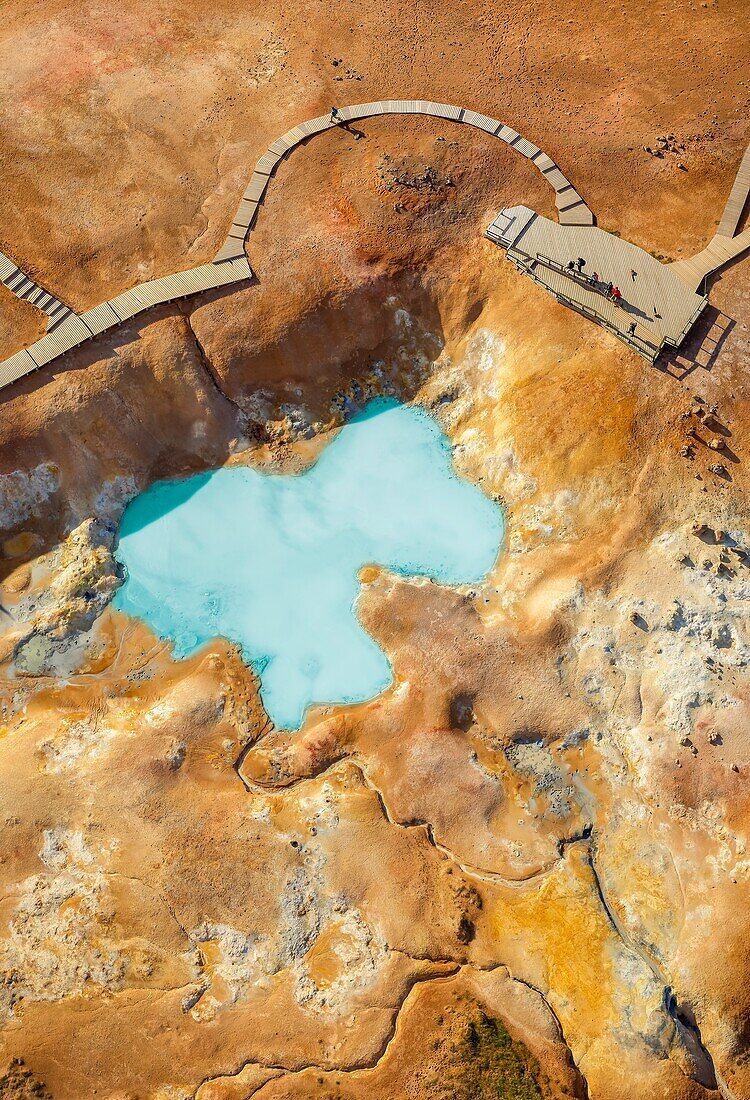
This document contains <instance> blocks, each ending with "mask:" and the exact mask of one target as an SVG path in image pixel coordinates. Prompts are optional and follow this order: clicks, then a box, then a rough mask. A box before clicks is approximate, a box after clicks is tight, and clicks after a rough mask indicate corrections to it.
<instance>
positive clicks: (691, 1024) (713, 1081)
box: [588, 841, 737, 1100]
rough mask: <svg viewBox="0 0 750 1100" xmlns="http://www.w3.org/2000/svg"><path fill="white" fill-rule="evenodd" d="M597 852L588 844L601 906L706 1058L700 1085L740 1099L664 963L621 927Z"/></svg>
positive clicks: (669, 1011) (668, 1012)
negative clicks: (680, 1000) (721, 1072)
mask: <svg viewBox="0 0 750 1100" xmlns="http://www.w3.org/2000/svg"><path fill="white" fill-rule="evenodd" d="M597 851H598V849H597V845H596V842H595V841H594V843H592V844H591V845H589V849H588V852H589V866H590V868H591V873H592V876H593V879H594V887H595V889H596V893H597V896H598V898H599V901H600V903H601V906H602V909H603V910H604V913H605V915H606V917H607V920H608V921H609V923H610V925H611V927H612V929H613V930H614V932H615V934H616V936H617V937H618V939H619V940H620V941H621V943H622V944H623V945H624V946H625V947H626V948H627V949H628V950H629V951H631V952H632V953H633V954H634V955H636V956H637V957H638V958H639V959H640V960H641V961H642V962H644V963H645V964H646V966H647V967H648V968H649V970H650V971H651V973H652V975H653V976H654V978H655V979H656V981H657V982H658V983H659V984H660V985H661V987H662V1007H663V1009H664V1012H665V1013H666V1015H667V1016H668V1017H669V1018H670V1019H671V1020H672V1022H673V1024H674V1026H675V1028H676V1029H677V1032H678V1034H681V1035H682V1037H683V1039H684V1038H685V1036H687V1037H688V1040H689V1041H687V1042H686V1046H688V1048H689V1049H690V1048H693V1053H694V1055H695V1056H696V1062H698V1063H700V1061H703V1070H704V1073H703V1074H701V1077H705V1080H702V1079H700V1078H699V1079H698V1084H700V1085H702V1086H703V1087H704V1088H710V1089H715V1088H718V1089H719V1091H720V1092H721V1094H722V1096H723V1097H724V1100H737V1098H736V1097H735V1096H734V1095H733V1093H732V1092H731V1090H730V1089H729V1087H728V1086H727V1085H726V1084H725V1082H724V1081H723V1080H722V1078H721V1076H720V1075H719V1073H718V1072H717V1070H716V1066H715V1064H714V1060H713V1058H712V1057H711V1053H710V1051H709V1050H708V1047H706V1045H705V1043H704V1042H703V1037H702V1035H701V1031H700V1027H699V1026H698V1024H697V1023H696V1022H695V1021H694V1020H690V1019H689V1018H688V1017H687V1016H685V1015H684V1014H683V1013H681V1012H680V1011H679V1009H678V1007H677V998H676V996H675V993H674V989H673V987H672V984H671V982H670V981H668V975H667V974H666V973H665V972H664V970H663V969H662V968H661V966H660V965H659V963H658V962H657V961H656V959H655V958H654V957H653V955H652V954H651V952H650V951H649V950H648V949H647V947H646V946H645V945H644V944H641V943H639V942H638V940H636V939H634V938H633V936H631V935H630V933H628V932H626V931H625V929H624V928H623V927H622V925H621V923H620V921H619V919H618V917H617V915H616V913H615V912H614V910H613V908H612V906H611V905H610V903H609V901H608V899H607V896H606V893H605V890H604V887H603V885H602V880H601V878H600V876H599V871H598V869H597V866H596V856H597ZM678 1065H679V1063H678ZM680 1069H682V1067H680ZM682 1072H683V1073H684V1074H685V1076H686V1077H688V1074H687V1073H686V1072H685V1070H684V1069H682ZM699 1072H700V1069H699ZM688 1079H692V1078H688Z"/></svg>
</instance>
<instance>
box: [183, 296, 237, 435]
mask: <svg viewBox="0 0 750 1100" xmlns="http://www.w3.org/2000/svg"><path fill="white" fill-rule="evenodd" d="M178 308H179V311H180V313H181V314H182V316H183V317H184V318H185V321H186V323H187V327H188V329H189V331H190V335H191V336H192V338H193V341H194V343H195V350H196V351H197V353H198V359H199V360H200V364H201V366H202V367H203V369H204V371H205V372H206V374H207V375H208V378H209V380H210V382H211V383H212V385H213V388H214V389H215V390H216V392H217V393H218V394H219V396H220V397H222V398H223V399H224V401H226V402H227V404H229V405H231V406H232V407H233V408H234V409H236V411H237V413H238V414H239V417H240V424H241V426H242V429H243V432H244V430H245V429H246V427H247V421H248V418H247V415H246V413H244V412H243V410H242V409H241V408H240V406H239V405H238V404H237V402H236V401H235V400H234V398H233V397H230V396H229V394H227V393H225V391H224V389H223V388H222V386H221V383H220V381H219V375H218V374H217V373H216V371H215V370H214V368H213V365H212V363H211V360H210V359H209V358H208V355H207V354H206V349H205V348H204V347H203V344H202V343H201V341H200V338H199V336H198V333H197V332H196V331H195V329H194V328H193V319H192V313H188V312H187V310H186V309H185V308H183V306H182V304H181V303H178Z"/></svg>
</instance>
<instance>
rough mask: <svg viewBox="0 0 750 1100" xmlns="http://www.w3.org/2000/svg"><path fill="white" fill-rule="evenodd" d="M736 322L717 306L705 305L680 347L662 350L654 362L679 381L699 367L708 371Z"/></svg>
mask: <svg viewBox="0 0 750 1100" xmlns="http://www.w3.org/2000/svg"><path fill="white" fill-rule="evenodd" d="M735 323H736V322H735V321H734V318H732V317H728V316H727V314H726V313H722V311H721V310H720V309H717V308H716V306H713V305H711V304H709V305H707V306H706V307H705V309H704V310H703V312H702V314H701V316H700V317H699V318H698V320H697V321H696V322H695V324H694V325H693V327H692V330H691V331H690V332H689V333H688V335H687V337H686V338H685V339H684V340H683V342H682V344H681V345H680V347H679V348H665V349H664V350H663V351H662V353H661V355H660V356H659V358H658V360H657V362H656V364H655V366H656V368H657V370H660V371H662V373H664V374H669V375H671V376H672V377H673V378H677V379H679V380H680V381H681V380H682V379H684V378H687V377H688V375H690V374H692V373H693V371H694V370H697V369H698V367H700V368H701V369H702V370H706V371H711V369H712V368H713V365H714V363H715V362H716V359H717V357H718V355H719V352H720V351H721V349H722V347H723V346H724V341H725V340H726V338H727V337H728V336H729V334H730V332H731V331H732V329H733V328H734V326H735Z"/></svg>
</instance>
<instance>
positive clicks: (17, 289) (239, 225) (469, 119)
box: [0, 99, 594, 388]
mask: <svg viewBox="0 0 750 1100" xmlns="http://www.w3.org/2000/svg"><path fill="white" fill-rule="evenodd" d="M392 114H398V115H409V114H419V115H428V116H430V117H433V118H441V119H446V120H447V121H450V122H456V123H465V124H467V125H469V126H474V127H476V128H477V129H479V130H482V131H484V132H485V133H487V134H489V135H490V136H491V137H496V138H499V140H500V141H503V142H505V144H506V145H507V146H508V147H509V148H510V149H514V150H515V151H516V152H518V153H520V154H521V156H524V157H526V158H527V159H528V160H529V161H531V163H532V164H533V165H534V167H535V168H536V169H537V170H538V171H539V172H541V173H542V175H543V176H544V178H545V179H546V181H547V183H549V185H550V187H552V189H553V190H554V192H555V202H556V205H557V209H558V216H559V219H560V222H561V224H563V225H593V222H594V216H593V214H592V213H591V211H590V210H589V208H588V206H587V205H586V203H585V202H584V201H583V199H582V198H581V196H580V195H579V194H578V192H577V191H576V189H575V187H574V186H573V184H572V183H571V182H570V180H568V178H567V177H566V176H565V175H564V174H563V173H562V172H561V170H560V169H559V168H558V166H557V165H556V164H555V162H554V161H553V160H552V158H551V157H549V156H547V154H546V153H543V152H542V150H541V149H539V147H538V146H536V145H534V144H533V142H531V141H527V140H526V138H524V137H521V135H520V134H518V133H517V132H516V131H515V130H513V129H511V127H510V126H505V125H504V124H503V123H502V122H499V121H498V120H497V119H494V118H489V117H488V116H487V115H482V114H478V113H477V112H476V111H469V110H466V109H465V108H463V107H454V106H452V105H451V104H449V103H433V102H431V101H427V100H417V99H398V100H390V99H389V100H379V101H377V102H374V103H358V104H355V105H354V106H351V107H343V108H342V109H341V110H340V111H339V112H338V117H337V119H335V120H334V119H332V118H331V115H330V114H327V115H321V116H320V117H319V118H314V119H310V120H309V121H308V122H303V123H301V124H300V125H299V126H295V127H294V128H293V129H292V130H289V131H287V133H286V134H283V135H282V136H281V137H280V138H277V140H276V141H274V142H273V144H272V145H270V146H269V147H268V149H267V150H266V151H265V153H264V154H263V156H262V157H261V158H260V160H259V161H258V163H257V164H256V166H255V171H254V172H253V174H252V176H251V178H250V182H249V184H248V186H247V188H246V190H245V193H244V194H243V196H242V199H241V200H240V204H239V206H238V208H237V210H236V212H235V216H234V219H233V221H232V225H231V228H230V230H229V233H228V235H227V237H226V240H225V241H224V243H223V244H222V246H221V248H220V249H219V251H218V252H217V254H216V256H215V257H214V259H213V261H212V262H211V263H209V264H204V265H203V266H202V267H194V268H191V269H190V270H188V271H180V272H177V273H176V274H174V275H167V276H165V277H164V278H162V279H152V280H150V281H149V282H147V283H141V284H140V285H139V286H136V287H133V288H132V289H131V290H126V291H125V292H124V293H122V294H119V295H118V296H117V297H116V298H112V299H110V300H109V301H107V302H103V303H102V304H101V305H98V306H95V307H94V308H93V309H90V310H87V311H86V312H85V313H82V314H80V315H79V314H76V313H73V311H72V310H70V309H69V308H68V307H67V306H65V305H63V303H62V302H60V301H58V299H57V298H55V297H54V296H53V295H51V294H49V293H48V292H47V291H45V290H44V289H43V288H42V287H39V286H37V284H36V283H34V282H33V280H31V279H29V278H28V276H27V275H25V273H24V272H23V271H22V270H21V269H20V268H19V267H17V266H16V265H15V264H14V263H13V262H12V261H11V260H9V259H8V258H7V257H6V256H3V255H2V253H0V279H2V281H3V282H4V283H5V285H6V286H7V287H8V288H9V289H10V290H12V291H13V293H14V294H16V295H17V296H18V297H19V298H23V299H24V300H26V301H29V302H31V303H32V304H33V305H36V306H37V307H38V308H39V309H43V310H44V311H45V312H46V313H47V314H48V316H49V317H50V322H49V328H48V331H47V333H46V334H45V335H44V336H43V337H42V338H41V340H37V341H36V343H34V344H31V345H30V346H29V347H28V348H24V349H23V350H22V351H18V352H16V354H15V355H12V356H11V357H10V358H9V359H6V360H5V361H4V362H0V388H2V387H4V386H9V385H11V384H12V383H13V382H15V381H17V380H18V379H19V378H23V377H24V376H25V375H27V374H30V373H31V372H32V371H35V370H37V369H38V368H39V367H43V366H45V365H46V364H47V363H51V362H52V361H53V360H54V359H57V358H58V357H59V356H61V355H64V354H65V352H67V351H70V350H72V349H73V348H75V347H78V346H79V345H80V344H82V343H84V342H85V341H86V340H90V339H91V338H92V337H94V336H98V335H100V334H101V333H103V332H106V331H107V330H108V329H110V328H114V327H115V326H116V325H119V324H121V323H122V322H123V321H127V320H129V319H130V318H131V317H134V316H135V315H136V314H137V313H141V312H142V311H143V310H146V309H149V308H150V307H151V306H154V305H157V304H158V303H161V302H171V301H173V300H174V299H175V298H181V297H186V296H187V295H190V294H197V293H199V292H200V291H203V290H209V289H212V288H215V287H221V286H227V285H228V284H230V283H234V282H238V281H241V280H244V279H249V278H251V277H252V270H251V268H250V265H249V263H248V261H247V257H246V256H245V239H246V237H247V235H248V233H249V231H250V227H251V225H252V223H253V220H254V218H255V216H256V212H257V210H258V206H259V205H260V203H261V201H262V199H263V195H264V193H265V191H266V188H267V186H268V183H269V180H270V178H271V176H272V174H273V172H274V170H275V168H276V166H277V164H278V163H279V161H281V160H283V159H284V158H285V157H287V156H288V155H289V154H290V153H291V151H292V150H293V149H295V148H296V147H297V146H298V145H300V144H301V143H302V142H304V141H306V140H307V139H308V138H309V137H312V136H313V135H315V134H320V133H323V132H324V131H325V130H331V129H335V128H336V127H337V126H340V125H346V124H347V123H350V122H354V121H356V120H358V119H363V118H371V117H374V116H377V115H392Z"/></svg>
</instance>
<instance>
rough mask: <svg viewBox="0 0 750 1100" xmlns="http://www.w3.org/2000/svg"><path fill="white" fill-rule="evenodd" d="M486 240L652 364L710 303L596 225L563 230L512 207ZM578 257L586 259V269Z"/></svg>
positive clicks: (648, 257) (664, 266)
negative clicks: (612, 290)
mask: <svg viewBox="0 0 750 1100" xmlns="http://www.w3.org/2000/svg"><path fill="white" fill-rule="evenodd" d="M486 236H487V237H489V239H490V240H491V241H494V242H495V243H496V244H498V245H500V247H501V248H504V249H505V250H506V253H507V256H508V259H509V260H510V261H511V262H512V263H513V264H515V266H516V267H517V268H518V270H519V271H522V272H523V273H524V274H525V275H528V276H529V277H530V278H532V279H533V280H534V282H536V283H538V284H539V285H540V286H542V287H544V289H545V290H546V291H548V292H549V293H550V294H551V295H552V296H553V297H554V298H556V299H557V301H558V302H561V303H562V304H563V305H565V306H568V307H569V308H570V309H574V310H576V311H577V312H578V313H581V314H583V316H585V317H588V318H589V319H590V320H592V321H594V322H596V323H597V324H599V325H601V326H602V328H605V329H607V330H608V331H609V332H611V333H613V334H614V335H615V336H617V337H618V338H619V339H620V340H622V341H623V342H624V343H625V344H627V345H628V347H631V348H633V350H634V351H637V352H638V354H639V355H641V356H643V358H644V359H646V360H648V361H649V362H650V363H653V362H655V360H656V358H657V356H658V355H659V353H660V352H661V351H662V350H663V349H664V348H667V347H669V348H679V346H680V345H681V344H682V342H683V340H684V339H685V337H686V336H687V334H688V332H689V331H690V329H691V328H692V326H693V325H694V324H695V322H696V321H697V319H698V317H699V316H700V314H701V312H702V311H703V309H704V308H705V307H706V305H707V304H708V298H707V297H706V296H705V295H701V294H698V293H697V292H696V291H695V290H692V289H691V288H690V287H689V286H688V285H687V284H686V283H685V282H684V281H683V280H682V279H680V278H679V276H678V275H677V274H676V273H675V272H674V271H673V270H672V268H671V267H670V265H668V264H663V263H660V261H659V260H657V259H655V258H654V257H653V256H651V255H650V254H649V253H648V252H644V250H643V249H642V248H639V247H638V246H637V245H634V244H630V243H629V242H628V241H624V240H622V239H621V238H620V237H616V236H614V234H612V233H606V232H605V231H604V230H603V229H598V228H597V227H595V226H591V225H585V226H584V225H575V226H573V225H558V224H557V223H556V222H552V221H550V220H549V219H548V218H544V217H542V216H541V215H539V214H536V213H535V212H534V211H533V210H530V209H529V208H528V207H526V206H513V207H507V208H506V209H504V210H501V212H500V213H499V214H498V216H497V217H496V218H495V220H494V221H493V222H492V224H491V225H490V226H489V227H488V228H487V231H486ZM579 258H580V259H583V260H584V261H585V262H584V264H583V266H582V268H581V270H580V271H579V270H578V267H577V266H575V265H576V262H577V261H578V259H579ZM571 263H573V265H574V266H573V268H572V269H571V267H570V266H569V265H570V264H571ZM594 276H596V279H595V278H594ZM609 284H612V285H613V286H614V287H618V288H619V290H620V293H621V295H622V297H621V298H620V299H619V301H614V300H613V299H612V297H611V296H610V295H609V294H608V293H607V287H608V285H609Z"/></svg>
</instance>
